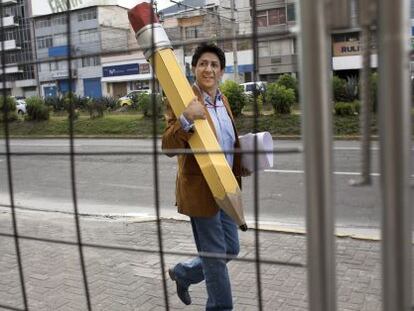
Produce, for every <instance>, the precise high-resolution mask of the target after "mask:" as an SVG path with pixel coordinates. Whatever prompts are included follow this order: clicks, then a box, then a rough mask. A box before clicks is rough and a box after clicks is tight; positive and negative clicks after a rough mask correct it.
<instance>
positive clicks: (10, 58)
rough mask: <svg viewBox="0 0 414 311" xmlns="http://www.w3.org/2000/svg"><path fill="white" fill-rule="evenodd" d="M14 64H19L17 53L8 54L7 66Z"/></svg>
mask: <svg viewBox="0 0 414 311" xmlns="http://www.w3.org/2000/svg"><path fill="white" fill-rule="evenodd" d="M14 63H17V55H16V53H11V54H6V64H14Z"/></svg>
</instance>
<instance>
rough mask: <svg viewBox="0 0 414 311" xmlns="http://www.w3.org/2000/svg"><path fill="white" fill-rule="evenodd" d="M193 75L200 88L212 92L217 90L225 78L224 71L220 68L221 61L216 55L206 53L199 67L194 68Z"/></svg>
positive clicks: (200, 60) (199, 60)
mask: <svg viewBox="0 0 414 311" xmlns="http://www.w3.org/2000/svg"><path fill="white" fill-rule="evenodd" d="M193 73H194V75H195V77H196V81H197V84H198V85H199V86H200V88H201V89H203V90H204V91H210V90H214V89H215V88H217V86H218V83H219V81H220V80H221V78H222V77H223V74H224V69H223V70H222V69H221V68H220V60H219V58H218V57H217V55H216V54H214V53H211V52H206V53H203V54H202V55H201V57H200V58H199V59H198V62H197V65H196V66H195V67H193Z"/></svg>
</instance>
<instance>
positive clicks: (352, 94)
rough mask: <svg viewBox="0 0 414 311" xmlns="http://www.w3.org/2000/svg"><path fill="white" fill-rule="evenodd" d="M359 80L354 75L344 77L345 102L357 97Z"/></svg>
mask: <svg viewBox="0 0 414 311" xmlns="http://www.w3.org/2000/svg"><path fill="white" fill-rule="evenodd" d="M358 83H359V81H358V78H357V77H355V76H350V77H346V83H345V98H346V101H347V102H352V101H354V100H356V99H358V96H359V95H358V92H359V85H358Z"/></svg>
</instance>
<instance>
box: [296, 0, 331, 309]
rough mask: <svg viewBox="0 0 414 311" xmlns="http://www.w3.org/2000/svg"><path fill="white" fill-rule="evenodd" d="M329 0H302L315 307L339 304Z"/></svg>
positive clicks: (311, 277)
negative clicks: (337, 296)
mask: <svg viewBox="0 0 414 311" xmlns="http://www.w3.org/2000/svg"><path fill="white" fill-rule="evenodd" d="M325 4H326V0H314V1H308V0H304V1H301V2H300V5H301V7H300V8H299V9H300V43H301V45H300V48H301V51H300V52H301V53H300V55H301V59H300V62H301V74H300V84H301V94H302V95H301V101H302V103H301V104H302V112H303V114H302V115H303V118H302V120H303V125H302V133H303V136H304V150H305V178H306V202H307V207H306V211H307V234H308V239H307V247H308V287H309V291H308V292H309V306H310V310H311V311H335V310H336V298H335V292H336V289H335V288H336V282H335V260H334V239H333V238H334V225H333V204H332V197H331V194H332V191H331V188H332V187H331V185H332V172H331V171H332V170H331V162H332V161H331V150H332V130H331V127H332V125H331V113H332V112H331V100H330V98H331V92H330V87H329V86H330V85H331V81H330V75H329V69H330V61H329V56H330V53H329V50H330V47H329V45H328V42H330V40H329V36H328V26H327V25H328V23H327V15H326V14H325V10H326V7H325Z"/></svg>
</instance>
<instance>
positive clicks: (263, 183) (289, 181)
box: [0, 139, 414, 228]
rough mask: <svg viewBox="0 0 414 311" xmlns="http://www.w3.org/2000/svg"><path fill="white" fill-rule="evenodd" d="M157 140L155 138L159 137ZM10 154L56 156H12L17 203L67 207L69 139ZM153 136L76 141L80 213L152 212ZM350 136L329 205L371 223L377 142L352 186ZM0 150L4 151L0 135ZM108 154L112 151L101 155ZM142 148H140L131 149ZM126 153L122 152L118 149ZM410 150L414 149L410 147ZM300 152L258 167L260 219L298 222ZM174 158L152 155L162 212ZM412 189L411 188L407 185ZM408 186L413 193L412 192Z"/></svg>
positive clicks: (301, 211)
mask: <svg viewBox="0 0 414 311" xmlns="http://www.w3.org/2000/svg"><path fill="white" fill-rule="evenodd" d="M158 143H159V142H158ZM10 145H11V152H15V153H28V152H33V153H39V152H40V153H55V152H56V153H59V155H51V154H46V155H44V154H43V155H24V156H22V155H18V156H16V155H14V156H12V158H11V162H12V178H13V190H14V202H15V205H16V206H19V207H20V206H21V207H25V208H34V209H42V210H51V211H61V212H62V211H64V212H73V203H72V202H73V201H72V184H71V170H70V156H69V154H68V155H66V153H69V140H67V139H41V140H31V139H30V140H28V139H14V140H12V141H11V144H10ZM152 146H153V141H152V140H143V139H130V140H128V139H77V140H76V141H75V152H77V153H85V152H86V153H95V154H92V155H77V156H76V157H75V166H76V194H77V202H78V209H79V212H80V213H84V214H110V215H128V216H134V215H137V216H153V215H155V203H154V202H155V191H154V158H153V156H152V154H151V151H152ZM359 146H360V144H359V142H356V141H336V142H335V144H334V154H333V158H334V168H333V170H334V179H333V180H334V185H333V187H334V189H335V195H334V203H335V219H336V223H337V226H339V227H341V226H342V227H355V228H377V227H378V226H379V224H380V219H381V193H380V190H379V174H378V173H379V164H378V153H379V152H378V147H377V146H378V145H377V143H376V142H375V143H373V145H372V157H373V160H372V173H373V177H372V181H373V184H372V186H364V187H355V186H351V185H350V183H349V181H350V180H351V179H355V180H358V178H359V176H358V172H359V171H360V166H361V163H360V162H361V161H360V149H359ZM0 148H1V149H0V152H2V153H4V152H5V145H4V141H3V143H2V145H1V147H0ZM274 148H275V150H276V151H277V150H283V149H286V148H301V142H300V141H280V140H279V141H274ZM106 152H109V153H111V154H109V155H107V154H104V153H106ZM134 152H144V154H138V155H137V154H133V153H134ZM117 153H124V154H117ZM413 154H414V153H413ZM302 156H303V154H301V153H292V154H275V159H274V164H275V165H274V167H273V169H270V170H267V171H264V172H261V173H259V178H258V185H257V186H258V188H257V189H258V191H259V192H258V206H257V207H258V208H259V221H260V222H262V223H284V224H291V225H293V226H300V227H303V224H304V219H305V204H304V202H305V200H304V195H305V192H304V190H305V186H304V174H303V164H302V162H303V159H302ZM176 168H177V165H176V159H175V158H168V157H167V156H165V155H163V154H160V155H159V156H158V182H159V184H158V199H159V204H160V207H161V216H163V217H175V216H177V213H176V209H175V206H174V203H175V198H174V188H175V173H176ZM411 189H413V188H411ZM413 192H414V191H413ZM243 201H244V209H245V214H246V218H247V220H249V221H253V220H254V208H255V207H254V178H253V177H252V176H251V177H247V178H244V180H243ZM0 204H2V205H10V197H9V187H8V179H7V161H6V157H5V156H4V155H2V156H1V157H0Z"/></svg>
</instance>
